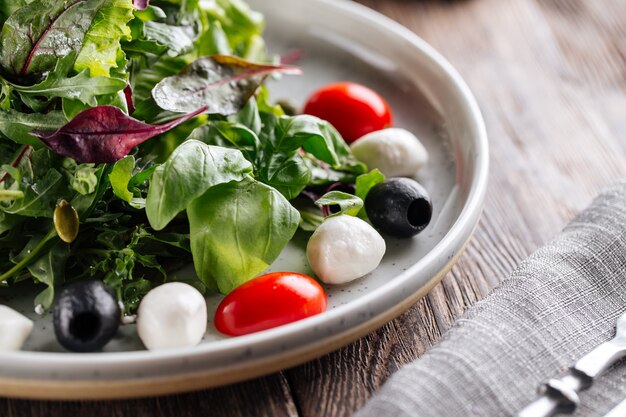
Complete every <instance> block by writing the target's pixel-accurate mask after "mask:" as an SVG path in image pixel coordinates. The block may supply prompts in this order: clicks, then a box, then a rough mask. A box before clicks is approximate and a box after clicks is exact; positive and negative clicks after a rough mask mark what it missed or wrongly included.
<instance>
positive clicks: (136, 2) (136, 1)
mask: <svg viewBox="0 0 626 417" xmlns="http://www.w3.org/2000/svg"><path fill="white" fill-rule="evenodd" d="M149 3H150V0H133V6H135V8H136V9H137V10H145V9H146V7H148V5H149Z"/></svg>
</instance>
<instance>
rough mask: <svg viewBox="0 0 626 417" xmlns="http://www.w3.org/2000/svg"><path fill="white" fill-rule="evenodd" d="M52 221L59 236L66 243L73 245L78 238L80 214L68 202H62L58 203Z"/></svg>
mask: <svg viewBox="0 0 626 417" xmlns="http://www.w3.org/2000/svg"><path fill="white" fill-rule="evenodd" d="M52 221H53V222H54V228H55V229H56V231H57V234H58V235H59V237H60V238H61V240H63V241H64V242H67V243H72V242H73V241H74V239H76V236H78V227H79V225H80V220H79V219H78V213H77V212H76V210H75V209H74V207H72V204H71V203H69V202H68V201H66V200H61V201H59V202H58V203H57V206H56V208H55V209H54V216H53V218H52Z"/></svg>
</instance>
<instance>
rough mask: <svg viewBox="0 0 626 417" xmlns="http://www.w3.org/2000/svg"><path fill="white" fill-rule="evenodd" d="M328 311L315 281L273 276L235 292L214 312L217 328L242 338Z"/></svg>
mask: <svg viewBox="0 0 626 417" xmlns="http://www.w3.org/2000/svg"><path fill="white" fill-rule="evenodd" d="M325 310H326V293H325V292H324V289H323V288H322V287H321V286H320V284H318V283H317V281H315V280H314V279H313V278H311V277H309V276H307V275H303V274H298V273H296V272H272V273H270V274H265V275H261V276H260V277H257V278H254V279H253V280H250V281H248V282H246V283H245V284H243V285H241V286H239V287H237V288H235V289H234V290H233V291H232V292H231V293H230V294H228V295H227V296H226V298H224V299H223V300H222V302H221V303H220V305H219V306H218V307H217V311H216V312H215V319H214V320H215V327H216V328H217V330H219V331H220V332H222V333H225V334H227V335H230V336H241V335H244V334H248V333H254V332H259V331H261V330H266V329H271V328H272V327H277V326H282V325H283V324H287V323H291V322H293V321H297V320H302V319H304V318H307V317H310V316H314V315H316V314H319V313H322V312H323V311H325Z"/></svg>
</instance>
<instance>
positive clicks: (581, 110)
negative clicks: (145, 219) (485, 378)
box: [0, 0, 626, 417]
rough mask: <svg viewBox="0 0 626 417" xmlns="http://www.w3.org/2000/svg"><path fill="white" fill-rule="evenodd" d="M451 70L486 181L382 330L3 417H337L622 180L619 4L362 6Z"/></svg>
mask: <svg viewBox="0 0 626 417" xmlns="http://www.w3.org/2000/svg"><path fill="white" fill-rule="evenodd" d="M362 3H364V4H366V5H367V6H369V7H372V8H374V9H377V10H379V11H380V12H382V13H384V14H386V15H388V16H390V17H391V18H393V19H395V20H397V21H399V22H401V23H402V24H404V25H405V26H407V27H409V28H411V29H412V30H414V31H415V32H416V33H417V34H418V35H420V36H421V37H423V38H424V39H425V40H426V41H428V42H429V43H431V44H432V45H433V46H434V47H435V48H437V49H438V50H439V51H440V52H441V53H443V55H444V56H446V57H447V58H448V59H449V60H450V61H451V62H452V64H453V65H454V66H455V67H456V68H457V69H458V70H459V71H460V73H461V74H462V76H463V77H464V78H465V79H466V80H467V82H468V83H469V85H470V87H471V88H472V90H473V91H474V93H475V95H476V97H477V99H478V101H479V103H480V105H481V108H482V110H483V112H484V117H485V120H486V122H487V127H488V131H489V138H490V145H491V182H490V191H489V193H488V196H487V200H486V205H485V211H484V215H483V218H482V221H481V223H480V225H479V227H478V230H477V231H476V234H475V236H474V238H473V239H472V241H471V243H470V245H469V247H468V248H467V251H466V252H465V253H464V254H463V256H462V257H461V260H460V261H459V262H458V264H457V265H456V266H455V267H454V268H453V269H452V271H451V272H450V273H449V274H448V275H447V276H446V277H445V279H444V280H443V282H442V283H441V284H440V285H438V286H437V287H436V288H435V289H434V290H433V291H432V292H431V293H430V294H429V295H428V296H427V297H426V298H425V299H423V300H422V301H420V302H418V303H417V304H416V305H415V306H413V307H412V308H411V309H410V310H409V311H407V312H406V313H405V314H403V315H402V316H400V317H399V318H397V319H396V320H394V321H392V322H391V323H389V324H387V325H385V326H384V327H383V328H381V329H380V330H378V331H376V332H374V333H372V334H370V335H368V336H366V337H364V338H362V339H360V340H358V341H357V342H355V343H353V344H351V345H349V346H347V347H345V348H343V349H341V350H339V351H337V352H334V353H332V354H330V355H327V356H324V357H322V358H320V359H318V360H315V361H312V362H309V363H306V364H304V365H302V366H299V367H296V368H293V369H288V370H286V371H283V372H280V373H277V374H274V375H270V376H267V377H264V378H259V379H256V380H253V381H249V382H245V383H241V384H236V385H233V386H229V387H224V388H220V389H213V390H209V391H203V392H197V393H190V394H184V395H176V396H171V397H162V398H153V399H142V400H132V401H119V402H106V403H105V402H96V403H94V402H83V403H76V402H29V401H18V400H9V399H0V416H3V417H18V416H19V417H21V416H33V417H40V416H41V417H57V416H58V417H70V416H74V415H76V416H89V417H99V416H107V417H109V416H130V417H144V416H145V417H148V416H150V417H153V416H158V417H161V416H163V417H185V416H211V417H218V416H271V417H282V416H302V417H313V416H333V417H335V416H348V415H351V414H352V413H353V412H354V411H355V410H357V409H359V408H360V407H361V406H362V405H363V404H364V403H365V401H366V400H367V399H368V398H369V397H370V396H371V395H372V394H373V393H374V392H375V391H376V390H377V389H378V388H379V387H380V386H381V384H383V383H384V382H385V380H386V379H387V378H388V377H389V376H390V375H391V374H392V373H393V372H394V371H396V370H397V369H398V368H399V367H400V366H402V365H403V364H405V363H407V362H409V361H412V360H413V359H415V358H417V357H419V356H420V355H421V354H423V353H424V352H425V351H426V350H427V349H428V348H429V347H430V346H431V345H432V344H433V343H435V342H436V341H437V340H438V339H439V337H440V336H441V334H442V333H443V332H444V331H445V330H446V329H448V328H449V327H450V326H451V325H452V323H453V321H454V320H455V318H456V317H458V316H459V315H460V314H461V313H463V311H464V310H465V309H466V308H467V307H469V306H470V305H471V304H472V303H474V302H476V300H479V299H480V298H481V297H483V296H484V295H485V294H486V293H487V292H488V291H489V290H490V289H491V288H493V287H494V286H496V285H497V284H498V283H499V282H500V281H501V280H502V279H503V278H505V277H506V275H507V274H508V273H509V272H510V271H511V270H512V269H513V268H514V267H515V265H516V264H517V263H518V262H519V261H520V260H521V259H523V258H525V257H526V256H527V255H528V254H530V253H531V252H532V251H533V250H534V249H535V248H536V247H537V246H538V245H540V244H541V243H543V242H545V241H546V240H548V239H550V237H551V236H554V235H555V234H556V233H558V231H559V230H560V229H561V228H562V227H563V226H564V225H565V224H566V223H567V222H568V221H569V220H570V219H571V218H572V217H573V216H574V215H575V214H576V213H578V212H579V211H580V210H581V209H583V208H584V207H585V206H586V205H587V204H588V203H589V202H590V201H591V198H592V197H593V196H594V195H596V194H597V193H598V192H599V191H600V190H601V189H602V187H604V186H605V185H607V184H609V183H612V182H615V181H617V180H619V179H626V1H624V0H603V1H598V0H465V1H455V2H453V1H447V2H446V1H435V0H431V1H428V0H412V1H411V0H384V1H383V0H363V1H362Z"/></svg>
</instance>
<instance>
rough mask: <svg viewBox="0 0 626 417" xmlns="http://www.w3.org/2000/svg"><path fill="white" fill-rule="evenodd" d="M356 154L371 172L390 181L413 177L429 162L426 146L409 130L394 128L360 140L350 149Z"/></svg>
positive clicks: (369, 134) (374, 133)
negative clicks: (375, 169)
mask: <svg viewBox="0 0 626 417" xmlns="http://www.w3.org/2000/svg"><path fill="white" fill-rule="evenodd" d="M350 148H351V149H352V153H353V154H354V156H355V157H356V158H357V159H358V160H359V161H361V162H364V163H365V164H366V165H367V166H368V168H370V169H373V168H378V169H379V170H380V172H382V173H383V174H384V175H385V176H386V177H413V176H414V175H415V174H416V173H417V171H418V170H419V169H420V168H421V167H422V166H424V165H425V164H426V162H428V152H427V151H426V148H424V145H422V143H421V142H420V141H419V139H417V137H415V135H414V134H413V133H411V132H409V131H408V130H405V129H399V128H395V127H391V128H388V129H383V130H378V131H376V132H372V133H368V134H367V135H365V136H362V137H360V138H359V139H357V140H356V141H354V142H353V143H352V145H350Z"/></svg>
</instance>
